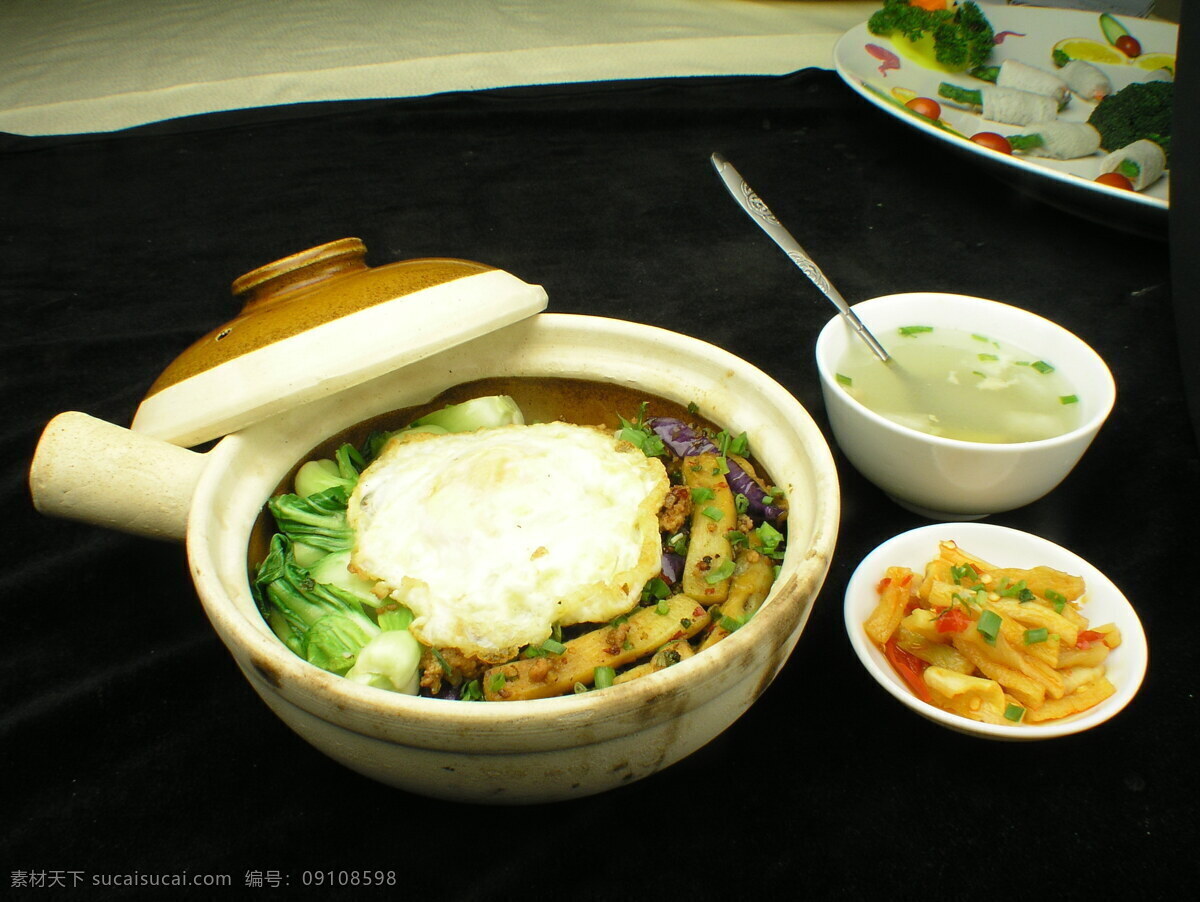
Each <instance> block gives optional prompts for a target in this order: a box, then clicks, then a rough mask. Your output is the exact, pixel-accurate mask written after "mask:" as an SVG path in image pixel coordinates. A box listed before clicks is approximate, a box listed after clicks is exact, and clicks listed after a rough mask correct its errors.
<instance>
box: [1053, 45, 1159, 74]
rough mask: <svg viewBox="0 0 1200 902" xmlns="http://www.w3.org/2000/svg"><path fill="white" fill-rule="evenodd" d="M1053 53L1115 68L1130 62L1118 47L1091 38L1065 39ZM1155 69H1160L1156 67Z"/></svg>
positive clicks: (1055, 47) (1055, 46) (1056, 46)
mask: <svg viewBox="0 0 1200 902" xmlns="http://www.w3.org/2000/svg"><path fill="white" fill-rule="evenodd" d="M1051 53H1052V55H1053V54H1058V53H1062V54H1063V55H1064V56H1067V57H1070V58H1071V59H1073V60H1083V61H1084V62H1087V63H1111V64H1113V65H1115V66H1123V65H1125V64H1126V63H1128V62H1129V58H1128V57H1127V56H1125V54H1123V53H1122V52H1121V51H1120V50H1118V49H1117V48H1116V47H1113V46H1112V45H1111V44H1105V43H1102V42H1101V41H1093V40H1091V39H1090V38H1065V39H1063V40H1061V41H1059V42H1058V43H1057V44H1055V45H1054V48H1053V50H1052V51H1051ZM1155 68H1156V69H1157V68H1158V67H1157V66H1155Z"/></svg>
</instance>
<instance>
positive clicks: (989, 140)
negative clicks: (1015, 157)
mask: <svg viewBox="0 0 1200 902" xmlns="http://www.w3.org/2000/svg"><path fill="white" fill-rule="evenodd" d="M971 140H972V141H974V142H975V143H976V144H978V145H980V146H981V147H986V148H988V150H994V151H996V153H1012V145H1011V144H1009V143H1008V138H1006V137H1004V135H998V134H996V133H995V132H980V133H979V134H977V135H971Z"/></svg>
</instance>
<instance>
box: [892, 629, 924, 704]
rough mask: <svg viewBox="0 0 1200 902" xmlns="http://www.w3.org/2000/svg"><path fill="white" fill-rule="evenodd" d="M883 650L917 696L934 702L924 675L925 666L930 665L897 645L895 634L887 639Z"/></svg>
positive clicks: (922, 699)
mask: <svg viewBox="0 0 1200 902" xmlns="http://www.w3.org/2000/svg"><path fill="white" fill-rule="evenodd" d="M883 652H884V654H886V655H887V659H888V660H889V661H890V662H891V664H892V666H893V667H894V668H896V673H898V674H900V676H901V677H903V679H904V682H906V683H908V688H910V689H911V690H912V691H913V693H914V694H916V696H917V698H919V699H921V701H923V702H929V703H930V704H933V697H932V696H931V695H930V694H929V687H928V686H926V685H925V678H924V677H923V676H922V674H923V673H924V672H925V668H926V667H928V666H929V665H928V664H926V663H925V662H924V661H922V660H921V659H920V658H918V657H917V656H916V655H914V654H912V653H911V652H907V651H905V650H904V649H903V648H901V647H900V646H899V645H897V644H896V639H895V637H894V636H893V637H892V638H891V639H888V640H887V644H886V645H884V646H883Z"/></svg>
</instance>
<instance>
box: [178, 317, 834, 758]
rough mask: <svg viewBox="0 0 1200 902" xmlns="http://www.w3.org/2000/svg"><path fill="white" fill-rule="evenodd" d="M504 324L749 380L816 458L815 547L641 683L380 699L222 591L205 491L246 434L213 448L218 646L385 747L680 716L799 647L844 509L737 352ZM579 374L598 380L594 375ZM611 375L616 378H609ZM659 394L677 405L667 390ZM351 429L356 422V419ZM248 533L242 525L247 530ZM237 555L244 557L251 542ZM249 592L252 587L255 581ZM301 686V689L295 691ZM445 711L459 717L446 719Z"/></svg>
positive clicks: (221, 475)
mask: <svg viewBox="0 0 1200 902" xmlns="http://www.w3.org/2000/svg"><path fill="white" fill-rule="evenodd" d="M509 328H512V329H519V328H543V329H551V330H554V331H561V332H562V333H563V334H564V335H570V334H571V332H572V330H580V329H585V330H587V335H588V340H589V341H591V342H593V343H595V342H598V341H604V342H605V343H608V342H612V343H615V345H614V346H618V347H620V346H621V345H620V343H621V342H624V341H631V342H636V343H637V344H643V343H647V342H651V343H653V344H654V345H655V346H657V347H665V346H671V347H673V348H674V349H677V350H679V351H681V352H683V353H686V354H688V355H690V356H693V357H695V358H696V359H703V360H705V362H706V367H710V368H711V370H712V371H713V372H719V373H721V374H723V375H724V376H725V377H727V378H732V377H735V376H736V377H737V378H739V379H744V380H748V381H749V382H750V383H751V384H752V386H753V390H754V391H755V392H756V393H757V395H758V396H759V397H761V398H764V399H766V401H767V402H769V403H770V404H771V405H772V406H773V407H775V408H777V409H778V410H782V411H787V412H788V425H789V428H790V429H792V430H794V431H795V432H796V433H798V435H799V437H800V440H801V443H802V446H803V452H804V454H805V455H807V456H808V458H809V461H810V464H811V467H812V470H813V474H814V482H815V483H816V485H815V489H814V492H815V494H814V497H813V498H812V502H813V505H814V509H813V510H812V511H811V512H810V517H811V518H812V521H813V524H814V528H813V545H812V547H809V548H796V549H795V550H794V551H792V550H789V552H788V555H787V556H785V559H784V561H783V569H782V572H781V574H780V577H779V578H778V579H777V580H776V583H775V586H774V587H773V589H772V592H771V594H770V595H769V596H768V598H767V600H766V601H765V602H764V604H763V606H762V607H761V608H760V609H759V611H758V612H757V613H756V615H755V616H754V618H753V619H752V620H751V621H750V622H749V623H748V624H747V625H746V626H744V627H743V628H742V629H740V630H738V631H736V632H735V633H733V634H732V635H731V636H728V637H727V638H725V639H723V640H722V641H721V642H720V643H718V644H717V645H716V646H714V647H713V648H712V649H708V650H707V651H706V652H705V653H704V654H699V655H696V656H694V657H693V658H690V659H688V660H687V661H683V662H681V663H680V664H678V665H676V666H674V667H671V668H667V669H666V670H663V671H660V672H658V673H656V674H652V675H651V676H648V677H645V678H643V679H639V680H636V681H631V682H629V683H624V684H620V685H617V686H613V687H610V688H608V689H605V690H604V691H603V692H596V693H587V694H585V695H581V696H562V697H556V698H548V699H538V700H531V701H512V702H503V703H481V704H471V703H463V702H458V701H449V700H441V699H429V698H418V697H413V696H407V695H401V694H398V693H390V692H384V691H381V690H377V689H372V688H371V687H367V686H362V685H359V684H357V683H354V682H352V681H349V680H346V679H344V678H342V677H339V676H335V675H334V674H330V673H326V672H325V671H323V670H320V669H319V668H317V667H314V666H313V665H311V664H309V663H308V662H306V661H304V660H303V659H301V658H299V657H298V656H296V655H295V654H294V653H293V652H292V651H291V650H290V649H288V648H287V647H286V646H285V645H284V644H283V643H282V642H280V641H279V639H278V638H277V637H275V635H274V634H273V633H272V632H271V631H270V628H269V627H268V626H267V625H266V623H265V622H264V621H263V620H262V619H261V617H254V618H250V617H248V616H246V615H244V614H243V613H242V611H241V609H240V608H239V603H236V602H235V601H234V600H233V599H232V598H231V597H230V596H229V595H228V594H226V593H225V592H224V591H223V590H217V586H218V583H219V579H220V577H218V576H215V575H216V574H218V572H219V564H218V561H217V559H216V558H215V557H214V555H213V553H212V551H213V549H212V548H210V547H209V543H208V542H206V541H205V540H204V538H203V537H204V536H205V535H206V534H209V533H210V532H212V531H220V530H225V531H226V533H225V534H226V535H232V533H231V532H230V527H229V523H226V522H221V517H220V516H218V515H214V514H213V512H212V511H210V510H209V509H208V508H209V505H206V504H204V503H200V499H203V498H204V497H205V496H209V497H216V495H215V493H216V492H217V491H218V490H219V488H220V485H221V483H222V481H223V480H224V479H225V471H226V469H227V467H228V465H229V463H230V462H231V461H232V460H234V459H236V457H237V455H238V453H239V447H238V446H239V444H240V442H241V441H243V440H244V439H243V438H242V436H240V435H232V436H228V437H226V438H225V439H224V440H222V441H221V442H220V443H219V444H218V445H217V446H216V447H215V448H214V449H213V450H212V451H211V452H209V455H210V461H209V463H208V465H207V466H206V467H205V470H204V472H203V473H202V475H201V477H200V480H199V482H198V484H197V488H196V491H195V494H194V496H193V504H192V508H191V515H190V517H189V523H188V540H187V546H188V559H189V564H190V567H191V571H192V575H193V579H194V581H195V583H196V587H197V591H198V593H199V595H200V598H201V601H202V603H203V604H204V607H205V610H206V612H207V613H208V616H209V618H210V619H211V620H212V621H213V624H214V626H215V627H216V628H217V630H218V632H219V633H220V634H221V636H222V639H223V640H225V641H227V642H228V641H233V642H235V643H236V644H237V645H238V646H239V648H240V649H241V651H242V652H244V653H246V654H248V655H249V656H250V658H251V659H252V660H253V662H254V667H255V668H256V669H259V670H260V673H259V674H258V676H259V679H261V680H262V681H263V682H264V683H267V684H270V685H272V686H274V688H275V691H276V692H277V693H279V694H281V695H282V696H283V697H285V698H286V699H287V700H288V701H289V702H291V703H292V704H295V705H297V706H298V707H301V708H302V709H304V710H307V711H309V713H312V714H315V715H316V716H318V717H322V718H327V717H328V712H330V711H336V712H337V713H338V716H339V717H340V718H341V719H342V724H343V726H347V725H349V727H350V728H351V729H358V730H360V731H362V732H368V729H367V727H366V724H367V723H368V722H369V724H370V726H371V728H372V729H371V730H369V732H371V733H372V734H373V735H379V736H386V737H387V738H388V740H389V741H393V742H397V743H400V744H404V743H405V742H406V740H407V741H411V742H413V743H414V744H420V740H419V739H418V738H416V737H415V736H412V737H410V736H407V735H406V733H407V732H408V731H409V730H411V729H416V728H420V727H425V728H427V729H428V731H429V732H433V731H435V730H440V729H444V727H445V726H446V725H447V724H454V725H455V726H456V727H459V728H463V729H465V730H467V731H469V733H470V737H471V738H470V739H466V740H464V745H470V744H471V743H472V742H474V743H476V744H477V745H478V746H480V747H487V748H489V750H491V751H495V749H494V748H492V747H491V745H490V740H493V739H498V738H499V739H502V738H503V737H505V736H512V735H514V734H518V733H519V734H520V737H521V741H522V743H527V742H529V741H531V740H534V739H535V737H536V736H539V735H540V736H541V740H540V741H542V742H545V743H553V742H556V741H557V740H558V738H559V737H565V736H566V735H567V732H568V730H569V728H570V727H571V726H572V725H579V724H583V723H586V724H588V725H589V726H590V727H592V728H594V729H596V730H598V731H599V730H602V729H603V724H605V723H606V722H608V721H613V722H616V721H619V720H621V719H622V718H625V717H628V716H629V713H630V711H631V710H634V709H637V708H639V707H640V708H643V709H645V713H646V714H647V715H648V716H651V715H653V716H659V717H671V716H674V715H675V714H677V713H679V711H678V708H679V704H678V696H679V694H680V693H681V692H682V691H684V690H686V689H687V688H688V687H694V686H695V685H697V684H702V683H705V682H708V681H713V680H716V679H718V678H719V677H720V676H721V675H722V671H723V670H724V669H725V668H727V667H731V666H733V667H736V666H737V662H738V661H739V660H741V659H743V658H744V657H745V656H746V655H747V654H748V653H749V651H750V650H751V649H752V648H754V647H755V646H756V645H758V644H759V643H762V642H763V641H764V637H766V636H772V635H773V636H775V637H779V636H780V634H781V633H785V632H790V633H794V637H793V642H794V639H795V637H798V635H799V633H800V631H802V629H803V627H804V625H805V624H806V622H807V619H808V617H809V615H810V614H811V610H812V606H813V604H815V602H816V599H817V596H818V594H819V591H820V587H821V585H822V583H823V581H824V579H825V576H826V575H827V573H828V569H829V565H830V561H831V559H832V555H833V551H834V546H835V544H836V536H837V527H838V520H839V513H840V493H839V488H838V482H837V471H836V466H835V464H834V461H833V454H832V452H831V451H830V449H829V446H828V444H827V442H826V441H825V439H824V436H823V434H822V433H821V431H820V429H819V428H818V427H817V425H816V423H815V422H814V421H813V420H812V418H811V416H810V415H809V414H808V412H807V411H806V410H805V409H804V407H803V406H802V405H801V404H800V402H799V401H798V400H797V399H796V398H795V397H794V396H793V395H792V394H791V393H790V392H788V391H787V390H786V389H784V388H783V387H782V386H781V385H779V383H777V382H775V380H774V379H772V378H771V377H770V376H768V375H767V374H765V373H764V372H762V371H761V370H759V369H758V368H756V367H754V366H753V365H752V364H750V363H748V362H746V361H744V360H742V359H740V358H738V357H736V356H734V355H733V354H730V353H729V352H727V351H725V350H723V349H721V348H718V347H716V346H714V345H711V344H708V343H707V342H704V341H701V340H699V339H696V338H692V337H689V336H685V335H682V334H679V333H675V332H671V331H668V330H664V329H659V328H657V327H653V326H647V325H644V324H640V323H633V322H628V321H624V320H615V319H608V318H602V317H593V316H584V315H575V314H554V313H542V314H538V315H537V316H534V317H531V318H530V319H529V320H526V321H524V322H521V323H517V324H515V325H513V326H511V327H509ZM578 354H583V355H584V356H586V349H581V350H579V351H578V352H577V354H573V356H577V355H578ZM535 375H537V374H535ZM560 375H563V376H568V377H572V374H571V373H566V372H564V373H561V374H560ZM470 378H474V377H464V378H462V379H457V380H456V381H450V382H447V383H446V384H445V385H444V386H443V389H445V388H449V387H450V386H451V385H454V384H458V383H459V382H463V381H469V379H470ZM576 378H599V377H598V376H596V375H594V374H593V375H591V376H588V375H580V376H576ZM610 378H611V379H612V381H620V380H618V379H616V378H614V377H612V376H611V374H610ZM655 393H656V394H659V395H661V396H665V397H668V398H670V395H669V394H667V393H665V392H661V391H658V392H655ZM673 400H679V399H678V398H673ZM706 412H707V411H706ZM360 419H361V418H360ZM345 425H352V422H351V423H347V424H345ZM252 428H258V427H252ZM339 428H340V427H339V426H337V425H335V426H333V427H332V428H331V429H330V430H329V431H330V432H331V433H336V432H337V431H338V429H339ZM313 444H316V443H315V442H314V443H313ZM309 447H311V445H309V446H307V447H305V448H299V447H297V449H296V453H297V455H298V456H299V455H302V454H304V453H306V452H307V450H308V448H309ZM263 500H264V501H265V498H264V499H263ZM260 506H261V502H260ZM239 531H240V530H239ZM248 533H249V526H248V525H247V526H246V529H245V534H246V535H248ZM213 545H216V543H213ZM241 548H242V549H243V551H242V558H243V560H244V557H245V552H244V548H245V544H244V541H242V543H241ZM244 591H245V592H246V593H248V592H249V588H248V585H246V586H245V587H244ZM788 592H800V593H803V597H801V598H799V599H796V603H797V604H801V605H803V610H802V611H800V612H799V613H798V614H797V613H796V612H795V611H794V610H793V606H791V605H789V606H784V605H780V604H773V603H772V602H773V601H774V600H775V599H777V598H778V597H779V596H781V595H784V594H786V593H788ZM227 637H228V638H227ZM770 641H772V642H773V643H777V644H779V645H782V646H783V647H784V649H785V651H784V653H783V654H782V656H781V658H780V659H779V660H776V661H774V662H773V664H774V666H773V667H772V668H771V672H770V673H769V674H768V675H767V676H766V678H765V680H764V681H763V683H762V685H761V686H760V687H759V690H758V691H759V692H761V691H762V690H764V689H765V688H766V685H767V684H769V682H770V681H771V679H773V678H774V676H775V674H776V673H777V672H778V670H779V668H781V667H782V666H783V664H784V663H785V662H786V658H787V656H788V654H789V653H790V648H791V646H790V645H789V644H787V642H786V640H784V639H781V638H775V639H772V640H770ZM248 677H249V674H248ZM296 687H304V688H303V689H302V690H300V689H297V688H296ZM447 715H452V716H451V717H449V718H447ZM571 744H574V743H571Z"/></svg>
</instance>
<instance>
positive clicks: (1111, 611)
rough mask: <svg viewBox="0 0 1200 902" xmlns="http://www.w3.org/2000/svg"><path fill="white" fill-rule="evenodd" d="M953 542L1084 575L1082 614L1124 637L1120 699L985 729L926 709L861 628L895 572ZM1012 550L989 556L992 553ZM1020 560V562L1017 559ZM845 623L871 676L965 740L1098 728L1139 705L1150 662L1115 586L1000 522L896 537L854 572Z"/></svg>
mask: <svg viewBox="0 0 1200 902" xmlns="http://www.w3.org/2000/svg"><path fill="white" fill-rule="evenodd" d="M947 539H950V540H953V541H955V542H956V543H957V544H958V545H959V547H960V548H963V549H964V550H966V551H968V552H971V553H972V554H976V555H977V556H979V557H981V558H984V559H985V560H988V561H990V562H991V563H992V564H995V565H996V566H1015V567H1032V566H1036V565H1038V564H1045V565H1047V566H1052V567H1056V568H1057V569H1060V570H1066V571H1067V572H1069V573H1072V574H1074V575H1078V576H1082V577H1083V578H1084V581H1085V584H1086V586H1087V599H1088V602H1087V603H1085V604H1084V606H1083V608H1082V611H1081V613H1082V614H1083V615H1084V616H1085V617H1087V618H1088V620H1089V622H1092V623H1103V622H1105V621H1107V620H1111V621H1112V622H1114V623H1116V624H1117V625H1118V627H1119V628H1120V630H1121V638H1122V642H1121V645H1120V646H1119V647H1117V648H1116V649H1114V650H1113V651H1112V654H1111V656H1110V657H1111V660H1112V662H1113V665H1114V667H1112V668H1110V679H1111V680H1112V682H1113V685H1114V686H1115V687H1116V690H1117V691H1116V693H1115V694H1113V695H1111V696H1110V697H1108V698H1107V699H1105V700H1104V701H1102V702H1101V703H1100V704H1098V705H1096V706H1095V707H1094V708H1091V709H1090V710H1088V711H1084V712H1082V713H1080V714H1075V715H1072V716H1070V717H1065V718H1062V719H1061V720H1056V721H1052V722H1049V723H1042V724H1025V725H1022V724H1013V725H1012V726H1009V725H1007V724H986V723H978V722H976V721H972V720H970V719H968V718H966V717H960V716H959V715H957V714H951V713H950V712H948V711H943V710H942V709H940V708H938V707H936V706H934V705H930V704H927V703H925V702H923V701H921V700H920V699H919V698H917V697H916V696H915V695H914V694H913V693H912V691H911V690H909V689H908V687H907V686H906V685H905V684H904V682H903V680H902V679H901V677H900V676H899V675H898V674H897V673H896V672H895V670H894V669H893V668H892V666H891V664H889V663H888V660H887V658H886V657H884V655H883V652H882V651H880V649H878V648H876V647H875V644H874V643H873V642H872V641H871V640H870V638H868V636H867V634H866V630H865V629H864V628H863V622H864V621H865V620H866V619H867V617H868V616H869V615H870V612H871V611H872V610H874V607H875V603H876V600H877V599H878V597H879V596H878V594H877V593H876V591H875V589H876V586H877V585H878V583H879V580H880V579H882V578H883V576H884V573H885V571H886V569H887V567H889V566H908V567H910V568H912V569H914V570H916V571H917V572H921V571H922V570H923V567H924V564H925V563H926V562H927V561H929V560H931V559H932V558H933V557H934V556H935V555H936V553H937V545H938V542H941V541H945V540H947ZM1001 548H1003V549H1008V551H1005V552H1002V553H1003V555H1004V556H1003V558H1001V557H1000V556H999V555H991V553H990V551H991V550H992V549H1001ZM1018 556H1019V558H1020V559H1017V557H1018ZM1091 610H1101V611H1103V612H1104V613H1105V615H1106V616H1104V617H1103V618H1094V617H1093V616H1092V613H1091ZM843 616H844V619H845V624H846V633H847V635H848V636H849V638H850V644H851V646H852V647H853V648H854V652H855V654H857V655H858V659H859V660H860V661H861V662H862V664H863V666H864V667H865V668H866V669H867V672H868V673H870V674H871V676H872V677H873V678H874V679H875V682H877V683H878V684H879V685H880V686H882V687H883V688H884V689H885V690H886V691H887V692H888V693H889V694H890V695H891V696H892V697H893V698H895V699H897V700H898V701H899V702H901V703H902V704H904V705H905V706H907V707H908V708H909V709H911V710H912V711H915V712H916V713H917V714H920V715H921V716H922V717H925V718H928V719H929V720H931V721H933V722H934V723H938V724H941V725H942V726H944V727H948V728H950V729H952V730H956V731H958V732H961V733H969V734H973V735H977V736H982V737H985V738H989V739H1004V740H1020V741H1028V740H1038V739H1053V738H1056V737H1060V736H1069V735H1072V734H1074V733H1079V732H1082V731H1084V730H1090V729H1092V728H1093V727H1097V726H1099V725H1100V724H1102V723H1104V722H1105V721H1107V720H1109V719H1111V718H1112V717H1115V716H1116V715H1117V714H1118V713H1120V712H1121V711H1122V710H1124V708H1125V707H1126V706H1127V705H1128V704H1129V703H1130V702H1131V701H1132V700H1133V697H1134V696H1135V695H1137V692H1138V690H1139V689H1140V688H1141V685H1142V681H1143V680H1144V679H1145V675H1146V668H1147V666H1148V663H1149V650H1148V646H1147V644H1146V634H1145V631H1144V629H1143V628H1142V623H1141V621H1140V620H1139V619H1138V616H1137V612H1136V611H1135V609H1134V607H1133V605H1132V604H1130V603H1129V600H1128V599H1127V598H1126V597H1125V595H1124V594H1123V593H1122V592H1121V591H1120V589H1118V588H1117V587H1116V585H1114V584H1113V582H1112V581H1111V580H1110V579H1109V578H1108V577H1107V576H1105V575H1104V574H1103V573H1101V572H1100V571H1099V570H1098V569H1096V568H1095V567H1094V566H1092V565H1091V564H1090V563H1088V562H1087V561H1086V560H1084V559H1083V558H1081V557H1079V556H1078V555H1077V554H1075V553H1074V552H1071V551H1068V550H1067V549H1065V548H1063V547H1062V546H1060V545H1057V544H1055V543H1053V542H1051V541H1049V540H1048V539H1043V538H1041V537H1040V536H1035V535H1033V534H1031V533H1027V532H1022V531H1020V530H1017V529H1012V528H1010V527H1007V526H997V525H996V524H994V523H957V522H956V523H932V524H929V525H927V526H920V527H918V528H916V529H912V530H909V531H908V532H904V533H901V534H900V535H898V536H894V537H892V538H891V539H889V540H888V541H886V542H884V543H882V544H881V545H879V546H878V547H877V548H875V549H874V550H873V551H872V552H871V553H870V554H868V555H867V556H866V557H865V558H863V560H862V561H861V562H860V563H859V565H858V567H857V568H855V571H854V573H853V574H852V575H851V577H850V581H849V583H847V585H846V596H845V603H844V606H843Z"/></svg>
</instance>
